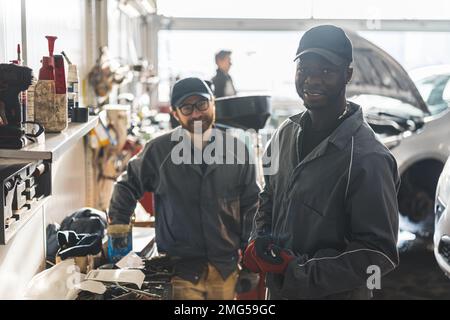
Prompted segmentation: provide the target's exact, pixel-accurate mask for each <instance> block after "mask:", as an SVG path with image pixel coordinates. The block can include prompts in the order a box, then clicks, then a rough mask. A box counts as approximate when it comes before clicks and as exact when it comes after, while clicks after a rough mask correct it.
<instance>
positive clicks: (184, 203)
mask: <svg viewBox="0 0 450 320" xmlns="http://www.w3.org/2000/svg"><path fill="white" fill-rule="evenodd" d="M171 106H172V109H173V111H172V114H173V116H174V117H175V118H176V119H177V120H178V122H179V123H180V125H181V126H179V127H177V128H175V129H173V130H172V131H171V132H169V133H166V134H164V135H162V136H159V137H157V138H155V139H153V140H151V141H149V142H148V143H147V145H146V146H145V148H144V150H143V151H142V152H141V153H139V154H138V155H137V156H136V157H134V158H133V159H132V160H131V161H130V162H129V163H128V167H127V170H126V172H124V173H123V174H122V175H121V177H120V178H119V180H118V181H117V183H116V184H115V186H114V192H113V195H112V199H111V203H110V206H109V216H110V220H111V223H112V224H128V223H129V222H130V217H131V215H132V213H133V211H134V209H135V207H136V201H137V200H138V199H140V198H141V197H142V195H143V193H144V192H153V193H154V195H155V208H156V215H155V223H156V224H155V232H156V245H157V248H158V252H159V253H161V254H166V255H167V256H169V257H173V258H174V261H175V262H176V264H175V276H174V277H173V278H172V285H173V298H174V299H177V300H186V299H189V300H203V299H217V300H222V299H223V300H231V299H233V298H234V296H235V287H236V283H237V280H238V264H239V250H243V249H244V248H245V246H246V245H247V241H248V238H249V236H250V231H251V226H252V220H253V218H254V215H255V213H256V209H257V205H258V193H259V191H260V190H259V187H258V185H257V183H256V168H255V165H254V164H252V163H251V162H250V161H248V160H249V154H248V150H247V149H246V148H245V146H243V145H240V146H241V147H242V148H239V147H238V148H237V150H243V151H241V152H243V153H244V154H239V151H235V149H234V148H232V149H229V148H227V149H226V150H225V151H226V152H221V153H220V154H221V156H220V157H226V160H228V159H229V157H230V156H231V159H237V158H241V159H243V160H242V161H240V162H236V161H235V162H232V163H230V162H228V161H224V160H225V159H222V158H220V160H221V161H220V162H219V161H216V162H212V163H211V162H210V161H207V160H206V159H205V152H206V151H205V149H206V148H207V147H208V148H211V147H214V149H216V152H219V148H221V147H224V146H227V147H228V146H230V145H229V144H228V142H229V140H227V139H232V140H233V141H232V144H231V145H232V146H234V145H239V144H242V142H239V140H237V139H236V138H234V137H232V136H230V135H229V134H228V133H226V132H224V131H220V130H218V129H215V128H214V119H215V105H214V96H213V93H212V92H211V89H210V88H209V86H208V85H207V84H206V82H205V81H203V80H201V79H199V78H185V79H182V80H179V81H178V82H177V83H175V85H174V87H173V90H172V95H171ZM197 129H200V130H197ZM198 131H200V134H199V132H198ZM198 136H200V139H199V140H196V138H195V137H197V138H198ZM179 137H183V138H184V137H186V141H188V142H189V143H188V148H185V149H183V150H182V152H183V159H184V156H187V155H189V154H190V153H191V152H192V154H193V155H194V157H193V159H192V157H190V160H188V161H184V160H183V162H180V161H178V160H180V159H178V158H177V156H178V155H179V154H180V152H179V149H178V147H179V146H180V142H178V141H177V139H179ZM174 138H175V139H174ZM191 140H193V141H192V142H193V143H191ZM196 141H197V142H199V143H196ZM214 141H226V142H227V143H226V144H225V143H222V145H220V144H219V143H216V144H214V143H215V142H214ZM182 143H183V142H182ZM175 150H178V151H175ZM199 151H200V157H201V159H198V158H196V156H195V155H196V154H199ZM203 151H204V152H203ZM217 154H218V153H217ZM242 157H244V158H242ZM196 160H200V161H196Z"/></svg>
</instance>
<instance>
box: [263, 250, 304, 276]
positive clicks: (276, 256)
mask: <svg viewBox="0 0 450 320" xmlns="http://www.w3.org/2000/svg"><path fill="white" fill-rule="evenodd" d="M266 251H267V253H266V254H265V256H264V259H262V258H259V256H258V259H257V260H256V263H257V265H258V267H259V269H260V271H261V272H270V273H284V272H285V271H286V268H287V266H288V265H289V263H290V262H291V261H292V260H293V259H295V255H294V254H293V253H292V252H291V251H289V250H286V249H283V248H281V247H278V246H275V245H273V244H270V245H269V247H268V249H267V250H266ZM269 256H270V257H269Z"/></svg>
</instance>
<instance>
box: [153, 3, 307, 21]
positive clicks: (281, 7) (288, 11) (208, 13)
mask: <svg viewBox="0 0 450 320" xmlns="http://www.w3.org/2000/svg"><path fill="white" fill-rule="evenodd" d="M311 4H312V1H311V0H307V1H304V0H303V1H299V0H278V1H273V0H244V1H242V0H226V1H223V0H221V1H217V0H189V1H186V0H162V1H158V13H159V14H162V15H165V16H172V17H202V18H270V19H277V18H278V19H283V18H284V19H286V18H289V19H300V18H309V17H311V13H312V10H311V9H312V5H311Z"/></svg>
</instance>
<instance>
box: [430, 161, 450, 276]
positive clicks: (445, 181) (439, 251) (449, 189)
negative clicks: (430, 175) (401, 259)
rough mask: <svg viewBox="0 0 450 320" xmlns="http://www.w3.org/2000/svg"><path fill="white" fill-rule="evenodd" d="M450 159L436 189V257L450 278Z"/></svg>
mask: <svg viewBox="0 0 450 320" xmlns="http://www.w3.org/2000/svg"><path fill="white" fill-rule="evenodd" d="M449 206H450V158H449V159H448V160H447V164H446V165H445V167H444V170H443V171H442V174H441V177H440V178H439V183H438V186H437V189H436V202H435V207H434V208H435V214H436V219H435V221H436V225H435V231H434V239H433V240H434V256H435V257H436V261H437V263H438V264H439V267H440V268H441V269H442V270H443V271H444V273H445V274H446V275H447V276H449V277H450V212H449V210H450V209H449Z"/></svg>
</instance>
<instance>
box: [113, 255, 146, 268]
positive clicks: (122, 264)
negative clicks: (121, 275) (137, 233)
mask: <svg viewBox="0 0 450 320" xmlns="http://www.w3.org/2000/svg"><path fill="white" fill-rule="evenodd" d="M116 266H118V267H119V268H120V269H141V268H143V267H144V261H143V260H142V258H141V257H139V256H138V255H137V254H136V253H134V252H133V251H131V252H129V253H128V254H127V255H126V256H125V257H123V258H122V259H121V260H120V261H119V262H117V263H116Z"/></svg>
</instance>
